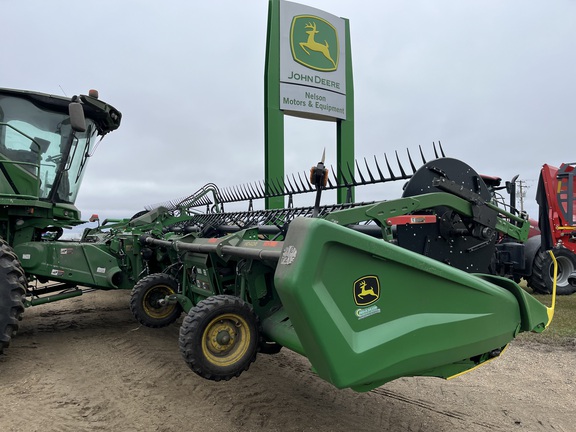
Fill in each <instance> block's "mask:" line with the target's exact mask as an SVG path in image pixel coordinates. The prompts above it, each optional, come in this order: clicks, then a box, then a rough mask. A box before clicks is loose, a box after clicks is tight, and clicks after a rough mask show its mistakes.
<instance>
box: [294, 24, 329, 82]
mask: <svg viewBox="0 0 576 432" xmlns="http://www.w3.org/2000/svg"><path fill="white" fill-rule="evenodd" d="M290 49H291V51H292V57H293V58H294V61H296V62H297V63H300V64H301V65H303V66H306V67H307V68H309V69H313V70H316V71H322V72H332V71H335V70H337V69H338V59H339V55H340V43H339V41H338V30H336V27H334V26H333V25H332V24H331V23H330V22H328V21H326V20H325V19H324V18H321V17H318V16H314V15H298V16H295V17H294V18H293V19H292V24H291V27H290Z"/></svg>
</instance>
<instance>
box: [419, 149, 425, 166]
mask: <svg viewBox="0 0 576 432" xmlns="http://www.w3.org/2000/svg"><path fill="white" fill-rule="evenodd" d="M418 148H419V149H420V157H421V158H422V164H423V165H426V158H425V157H424V152H423V151H422V146H421V145H419V146H418Z"/></svg>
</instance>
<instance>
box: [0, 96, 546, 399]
mask: <svg viewBox="0 0 576 432" xmlns="http://www.w3.org/2000/svg"><path fill="white" fill-rule="evenodd" d="M120 118H121V115H120V113H119V112H118V111H117V110H115V109H114V108H113V107H111V106H110V105H107V104H105V103H103V102H102V101H100V100H99V99H98V98H97V97H96V95H95V94H94V93H91V94H90V95H88V96H79V97H74V98H72V99H66V98H61V97H55V96H49V95H43V94H39V93H32V92H25V91H15V90H6V89H0V170H1V171H2V176H3V178H2V186H1V187H2V189H1V192H2V193H1V194H0V202H1V204H2V206H1V209H2V210H0V235H1V237H2V238H3V240H1V245H0V246H1V247H0V269H1V272H0V350H2V349H4V348H6V347H7V346H8V344H9V342H10V339H11V338H12V336H13V335H14V333H15V332H16V330H17V329H18V321H19V319H21V317H22V314H23V312H24V309H25V308H26V307H31V306H36V305H41V304H44V303H48V302H51V301H56V300H62V299H65V298H69V297H74V296H77V295H81V294H82V293H84V292H86V291H90V290H94V289H104V290H110V289H130V290H132V294H131V299H130V308H131V310H132V312H133V313H134V315H135V317H136V319H137V320H138V321H139V322H140V323H142V324H144V325H146V326H149V327H163V326H167V325H170V324H173V323H174V322H175V321H176V320H178V318H179V317H180V316H181V314H182V312H185V313H186V316H185V318H184V320H183V323H182V326H181V330H180V337H179V345H180V349H181V352H182V355H183V357H184V359H185V361H186V363H187V364H188V365H189V366H190V368H191V369H192V370H193V371H194V372H195V373H197V374H198V375H200V376H202V377H204V378H207V379H212V380H217V381H219V380H228V379H230V378H232V377H236V376H239V375H240V374H241V373H242V372H243V371H244V370H247V369H248V367H249V366H250V364H251V363H252V362H253V361H254V360H255V359H256V357H257V355H258V354H259V353H263V354H274V353H277V352H279V351H280V350H281V349H282V347H285V348H287V349H290V350H293V351H295V352H297V353H300V354H302V355H304V356H306V357H307V358H308V359H309V360H310V363H311V365H312V368H313V369H314V370H315V371H316V373H317V374H318V375H319V376H320V377H321V378H323V379H325V380H327V381H329V382H330V383H332V384H333V385H334V386H336V387H338V388H347V387H349V388H352V389H354V390H357V391H367V390H370V389H372V388H375V387H378V386H380V385H382V384H383V383H385V382H388V381H390V380H393V379H396V378H398V377H402V376H415V375H422V376H437V377H443V378H449V377H453V376H456V375H459V374H461V373H464V372H466V371H468V370H471V369H473V368H475V367H477V366H479V365H481V364H483V363H485V362H487V361H489V360H491V359H494V358H496V357H498V356H499V355H500V354H501V352H502V351H503V350H504V348H505V347H506V346H507V344H508V343H509V342H510V341H511V340H512V339H513V338H514V337H515V336H516V335H517V334H519V333H520V332H523V331H535V332H540V331H543V330H544V329H545V328H546V327H547V326H548V325H549V323H550V321H551V319H552V314H553V307H552V308H547V307H545V306H544V305H542V304H541V303H539V302H538V301H537V300H535V299H534V298H533V297H532V296H530V295H529V294H528V293H526V292H525V291H523V290H522V289H521V288H520V287H519V286H518V285H517V284H516V283H515V282H513V281H512V280H510V279H508V278H505V277H502V274H503V270H502V269H506V268H507V266H509V265H511V260H512V259H519V258H518V257H520V258H521V253H520V252H519V251H521V250H522V246H523V242H524V241H525V240H526V238H527V236H528V229H529V223H528V219H527V217H526V215H522V214H520V215H519V214H518V213H516V212H509V211H505V210H503V209H502V208H500V207H498V206H497V205H496V204H495V202H494V199H493V191H491V189H490V188H489V187H488V186H486V184H485V182H484V181H483V180H482V176H480V175H478V174H477V173H476V172H475V171H474V170H473V169H472V168H470V167H469V166H468V165H466V164H465V163H463V162H461V161H458V160H456V159H451V158H446V157H444V154H443V152H442V155H441V156H438V154H437V152H436V148H435V153H436V156H437V157H436V159H434V160H431V161H429V162H426V160H425V159H424V156H423V154H422V151H421V155H422V162H423V165H422V166H421V167H420V168H419V169H416V167H415V165H414V163H413V161H412V158H411V157H410V155H408V157H409V160H410V166H411V172H410V173H407V172H406V171H405V170H404V169H403V167H402V165H401V164H400V159H399V157H398V155H396V159H397V161H398V166H399V173H398V171H397V172H394V171H393V170H392V168H391V166H390V164H389V161H388V159H387V158H386V168H387V172H388V173H387V174H386V175H384V174H383V172H382V171H386V170H381V169H380V166H379V165H378V163H377V161H376V169H372V170H371V169H370V168H369V167H368V163H366V169H365V170H364V171H362V170H361V169H360V166H359V165H357V166H356V168H357V170H356V171H357V175H359V176H360V178H359V179H358V178H356V177H355V176H354V175H353V173H352V170H350V169H349V170H348V173H347V174H345V175H342V176H341V178H343V179H344V181H343V182H342V181H341V182H338V181H336V178H335V177H334V181H333V180H331V178H330V172H329V170H328V169H327V168H326V167H325V166H324V163H323V161H322V162H320V163H319V164H318V165H317V166H315V167H313V168H312V170H311V171H310V176H309V178H306V177H308V175H306V176H305V178H304V180H303V178H302V176H298V177H297V178H296V177H295V176H292V178H287V179H286V180H279V181H278V183H277V184H274V185H261V184H257V183H256V184H250V185H244V186H241V187H240V186H238V187H232V188H228V189H219V188H218V187H217V186H216V185H214V184H211V183H209V184H207V185H206V186H204V187H203V188H201V189H200V190H199V191H198V192H197V193H195V194H193V195H191V196H189V197H186V198H184V199H179V200H175V201H172V202H168V203H163V204H162V205H157V206H154V207H151V208H148V209H146V210H145V211H143V212H140V213H138V214H136V215H134V216H133V217H132V218H130V219H126V220H121V221H112V222H111V221H104V222H103V223H102V225H101V226H99V227H98V228H94V229H86V230H85V231H84V234H83V236H82V239H81V240H80V241H65V240H62V239H61V238H60V236H61V235H62V231H63V229H65V228H67V227H71V226H75V225H78V224H80V223H82V220H81V219H80V212H79V211H78V210H77V209H76V208H75V207H74V200H75V198H76V195H77V192H78V188H79V186H80V182H81V179H82V175H83V172H84V168H85V166H86V161H87V159H88V157H89V156H90V155H91V154H92V151H93V148H94V143H95V139H96V137H97V136H98V135H105V134H106V133H108V132H110V131H113V130H114V129H116V128H118V126H119V124H120ZM332 171H333V170H332ZM341 174H344V173H341ZM394 180H403V181H407V183H406V184H405V187H404V190H403V195H402V197H401V198H399V199H395V200H390V201H380V202H369V203H346V204H338V205H321V195H322V192H323V191H324V190H328V189H337V188H348V189H350V188H352V187H357V186H362V185H368V184H373V183H383V182H388V181H394ZM300 193H315V194H316V203H315V205H314V206H310V207H301V208H296V207H293V205H292V203H293V201H292V197H293V195H296V194H300ZM269 196H288V198H289V204H288V207H287V208H284V209H271V210H256V209H254V202H255V201H257V200H261V199H264V198H266V197H269ZM233 202H236V203H238V202H244V203H247V204H248V210H246V211H233V212H230V211H228V212H227V211H224V206H225V205H226V206H227V205H228V203H233ZM502 242H505V243H506V244H507V247H506V248H504V249H502V248H499V247H498V245H499V244H501V243H502ZM511 249H514V250H516V253H515V254H514V257H511V256H509V255H508V254H506V253H504V252H505V251H507V250H511Z"/></svg>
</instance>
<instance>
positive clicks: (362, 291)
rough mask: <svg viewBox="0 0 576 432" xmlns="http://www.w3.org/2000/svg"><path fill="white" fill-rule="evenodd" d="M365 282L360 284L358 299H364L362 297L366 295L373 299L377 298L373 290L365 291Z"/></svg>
mask: <svg viewBox="0 0 576 432" xmlns="http://www.w3.org/2000/svg"><path fill="white" fill-rule="evenodd" d="M366 285H367V283H366V281H362V282H360V290H361V291H360V294H358V297H360V298H361V299H364V297H366V296H367V295H371V296H373V297H378V296H377V295H376V293H375V292H374V288H372V287H370V288H369V289H366Z"/></svg>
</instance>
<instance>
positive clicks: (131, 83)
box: [0, 0, 576, 218]
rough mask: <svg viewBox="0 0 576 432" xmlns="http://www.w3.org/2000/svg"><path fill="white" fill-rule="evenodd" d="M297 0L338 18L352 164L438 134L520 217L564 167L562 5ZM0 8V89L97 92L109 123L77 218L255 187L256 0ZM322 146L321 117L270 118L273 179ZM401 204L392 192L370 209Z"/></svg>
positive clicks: (566, 104)
mask: <svg viewBox="0 0 576 432" xmlns="http://www.w3.org/2000/svg"><path fill="white" fill-rule="evenodd" d="M300 3H303V4H306V5H308V6H312V7H316V8H319V9H322V10H325V11H327V12H330V13H332V14H334V15H338V16H342V17H346V18H348V19H349V20H350V27H351V40H352V58H353V68H354V93H355V144H356V152H355V153H356V156H357V157H358V158H360V159H361V158H363V157H367V158H372V157H373V156H374V155H376V156H377V157H378V158H379V159H380V158H383V153H384V152H386V153H387V154H388V155H392V154H393V152H394V151H395V150H398V151H399V152H400V154H405V151H406V150H405V149H406V148H409V149H410V150H411V151H412V152H413V153H414V154H417V152H418V146H419V145H421V146H422V147H423V149H424V151H425V153H426V154H427V155H428V156H429V157H431V156H432V154H433V153H432V147H431V143H432V142H433V141H436V142H437V141H441V142H442V145H443V147H444V150H445V152H446V153H447V155H449V156H451V157H455V158H459V159H462V160H464V161H465V162H466V163H468V164H469V165H471V166H472V167H473V168H475V169H476V170H477V171H478V172H481V173H485V174H489V175H497V176H500V177H502V178H504V179H509V178H511V177H512V176H514V175H515V174H520V178H521V179H523V180H526V181H527V184H528V186H530V189H529V190H528V194H527V202H526V207H527V208H528V210H529V211H530V213H531V214H534V215H536V204H535V202H534V193H535V190H536V183H535V180H536V179H537V177H538V171H539V169H540V167H541V165H542V164H543V163H549V164H552V165H559V164H560V163H562V162H575V161H576V155H575V151H574V147H575V146H574V144H575V143H576V121H575V119H576V84H575V81H574V77H576V56H575V55H574V53H575V52H576V25H574V23H575V22H576V2H575V1H573V0H551V1H541V0H507V1H502V0H475V1H473V0H414V1H410V2H408V1H401V0H387V1H375V0H374V1H355V2H352V1H331V0H309V1H304V0H302V1H301V2H300ZM0 6H1V8H2V14H1V16H0V32H1V34H2V36H3V40H4V41H6V42H7V43H4V44H3V48H2V57H1V59H2V61H1V67H0V86H2V87H9V88H21V89H30V90H36V91H41V92H44V93H53V94H62V91H64V92H65V93H66V94H67V95H68V96H71V95H73V94H78V93H87V91H88V89H90V88H97V89H98V90H99V91H100V97H101V99H103V100H105V101H107V102H109V103H110V104H112V105H114V106H115V107H116V108H118V109H119V110H120V111H121V112H122V113H123V120H122V126H121V127H120V129H119V130H118V131H115V132H114V133H112V134H110V135H109V136H107V137H106V138H105V139H104V140H103V141H102V143H101V145H100V147H99V148H98V151H97V152H96V154H95V155H94V157H93V160H92V161H91V164H90V166H89V167H88V172H87V174H86V175H85V178H84V184H83V189H82V190H81V192H80V194H79V198H78V200H77V206H78V207H79V208H80V209H81V210H82V212H83V216H84V217H86V218H87V217H89V216H90V215H91V214H92V213H99V214H100V215H101V216H102V217H120V216H131V215H132V214H134V213H136V212H137V211H139V210H141V209H142V208H143V207H144V206H145V205H148V204H153V203H157V202H160V201H165V200H169V199H172V198H177V197H182V196H185V195H188V194H191V193H192V192H194V191H196V190H197V189H198V188H200V187H201V186H202V185H203V184H205V183H207V182H214V183H217V184H218V185H219V186H231V185H236V184H241V183H246V182H251V181H256V180H261V179H263V177H264V106H263V100H264V81H263V77H264V60H265V44H266V27H267V13H268V2H267V1H265V0H250V1H242V2H240V1H225V2H190V1H188V2H185V1H170V0H168V1H165V2H158V1H154V2H153V1H147V0H130V1H128V0H123V1H110V0H100V1H98V2H73V1H65V0H51V1H49V2H48V1H43V0H30V1H15V0H0ZM335 140H336V134H335V125H334V124H332V123H324V122H313V121H311V120H302V119H294V118H289V117H286V118H285V148H286V156H285V157H286V166H285V171H286V173H293V172H300V171H304V170H307V169H308V168H309V167H310V166H311V165H313V164H315V163H316V162H318V160H319V158H320V156H321V154H322V150H323V149H324V148H326V156H327V163H329V164H335V162H336V160H335V159H336V156H335V147H336V144H335ZM370 190H372V189H367V191H370ZM374 190H375V191H376V189H374ZM357 193H358V192H357ZM400 194H401V185H400V184H399V185H397V186H393V187H388V188H387V190H386V192H385V193H381V192H379V191H378V192H374V195H375V196H374V197H373V199H382V198H387V199H390V198H394V197H396V196H400ZM362 196H364V194H362Z"/></svg>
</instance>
